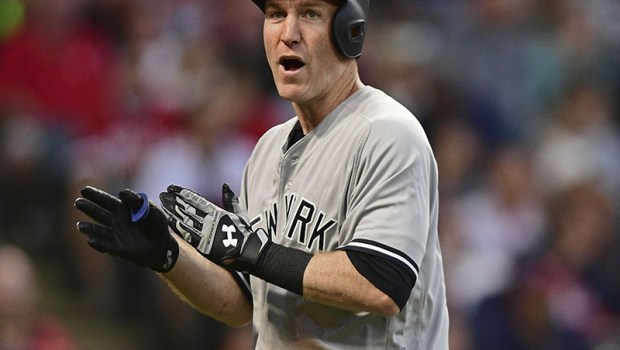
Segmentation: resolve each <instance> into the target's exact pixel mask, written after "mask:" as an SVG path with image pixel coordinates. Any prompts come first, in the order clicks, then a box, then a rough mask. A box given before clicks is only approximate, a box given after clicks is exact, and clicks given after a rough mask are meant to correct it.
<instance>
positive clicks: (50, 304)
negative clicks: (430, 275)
mask: <svg viewBox="0 0 620 350" xmlns="http://www.w3.org/2000/svg"><path fill="white" fill-rule="evenodd" d="M262 19H263V18H262V13H261V12H260V11H259V10H258V9H257V8H256V7H255V6H254V5H253V4H252V3H251V2H250V1H249V0H236V1H218V0H134V1H125V0H0V164H1V165H2V170H0V349H55V350H62V349H112V348H113V349H162V350H164V349H217V350H222V349H249V348H250V347H251V345H250V344H251V341H250V331H249V329H247V328H244V329H234V330H233V329H229V328H227V327H225V326H223V325H221V324H219V323H218V322H215V321H213V320H211V319H209V318H207V317H205V316H202V315H200V314H198V313H197V312H195V311H193V310H192V309H191V308H190V307H189V306H187V305H186V304H184V303H183V302H181V301H180V300H179V299H178V298H177V297H176V296H174V295H173V294H172V292H171V291H170V290H169V289H168V288H167V287H166V286H165V284H164V283H162V282H161V281H160V280H159V278H158V277H157V276H156V275H155V274H153V273H152V272H150V271H148V270H145V269H142V268H138V267H135V266H134V265H132V264H130V263H127V262H124V261H121V260H120V259H113V258H110V257H108V256H104V255H102V254H99V253H97V252H95V251H94V250H92V249H91V248H89V247H88V246H87V244H86V242H85V239H84V237H83V236H81V235H80V234H79V233H78V232H77V231H76V230H75V221H76V220H77V219H78V214H77V213H76V210H74V209H73V207H72V203H73V200H74V199H75V198H76V197H77V196H78V193H79V189H80V188H81V187H82V186H83V185H85V184H90V185H95V186H98V187H101V188H104V189H106V190H108V191H110V192H112V193H116V192H118V191H119V190H120V189H122V188H125V187H131V188H135V189H137V190H140V191H145V192H147V193H148V194H150V196H151V197H153V198H157V197H156V196H157V195H158V193H159V192H160V191H162V190H163V189H165V187H166V186H167V185H168V184H170V183H178V184H182V185H184V186H187V187H190V188H193V189H195V190H197V191H198V192H200V193H202V194H204V195H206V196H207V197H208V198H210V199H211V200H212V201H214V202H216V203H218V202H219V200H220V188H221V187H220V186H221V184H222V183H223V182H225V181H226V182H229V183H230V184H231V185H232V187H233V189H236V190H238V188H239V184H240V176H241V173H242V170H243V167H244V165H245V161H246V160H247V158H248V156H249V153H250V152H251V150H252V147H253V145H254V143H255V142H256V140H257V138H258V137H259V136H260V135H261V134H262V133H263V132H264V131H265V130H267V129H268V128H269V127H271V126H272V125H274V124H276V123H278V122H281V121H283V120H285V119H288V118H289V117H291V116H292V115H293V112H292V109H291V108H290V106H289V103H288V102H286V101H283V100H281V99H279V98H278V96H277V94H276V92H275V89H274V86H273V82H272V80H271V74H270V72H269V70H268V67H267V65H266V61H265V58H264V52H263V46H262V34H261V28H262ZM619 19H620V1H618V0H519V1H515V0H415V1H414V0H401V1H397V0H381V1H372V9H371V17H370V20H369V21H370V25H369V31H368V38H367V43H366V46H365V50H364V54H363V56H362V58H361V59H360V61H359V62H360V66H361V72H362V77H363V80H364V82H366V83H367V84H370V85H373V86H375V87H378V88H380V89H383V90H385V91H386V92H388V93H389V94H391V95H392V96H394V97H395V98H396V99H398V100H399V101H400V102H401V103H403V104H404V105H406V106H407V107H408V108H410V109H411V110H412V111H413V112H414V114H415V115H416V116H417V117H418V118H419V119H420V121H421V122H422V124H423V126H424V127H425V129H426V131H427V133H428V135H429V138H430V141H431V144H432V146H433V148H434V151H435V154H436V157H437V160H438V164H439V168H440V196H441V214H440V232H439V234H440V239H441V243H442V249H443V254H444V263H445V269H446V280H447V289H448V301H449V309H450V315H451V334H450V338H451V339H450V342H451V349H453V350H473V349H514V350H520V349H605V350H607V349H620V273H619V271H618V268H619V267H620V245H619V240H620V226H619V221H618V219H619V218H620V208H619V205H618V203H620V131H619V122H620V20H619Z"/></svg>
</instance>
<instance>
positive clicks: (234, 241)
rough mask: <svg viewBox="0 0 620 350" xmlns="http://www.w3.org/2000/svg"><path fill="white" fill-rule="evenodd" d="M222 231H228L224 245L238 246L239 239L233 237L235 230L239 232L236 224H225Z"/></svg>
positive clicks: (223, 241)
mask: <svg viewBox="0 0 620 350" xmlns="http://www.w3.org/2000/svg"><path fill="white" fill-rule="evenodd" d="M222 231H224V232H226V238H225V239H223V240H222V243H224V247H226V248H228V247H230V246H233V247H236V246H237V241H238V240H237V239H236V238H233V236H232V234H233V232H237V228H235V226H233V225H223V226H222Z"/></svg>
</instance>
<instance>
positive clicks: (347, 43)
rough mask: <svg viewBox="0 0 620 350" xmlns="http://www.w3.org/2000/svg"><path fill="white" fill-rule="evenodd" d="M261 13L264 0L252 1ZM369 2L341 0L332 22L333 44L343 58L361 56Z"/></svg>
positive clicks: (263, 8)
mask: <svg viewBox="0 0 620 350" xmlns="http://www.w3.org/2000/svg"><path fill="white" fill-rule="evenodd" d="M252 1H253V2H254V3H255V4H256V5H258V7H260V9H261V10H263V12H264V11H265V1H266V0H252ZM369 1H370V0H342V1H340V5H339V6H338V10H336V14H335V15H334V20H333V22H332V37H333V40H334V44H335V46H336V48H337V49H338V52H340V53H341V54H342V55H343V56H344V57H347V58H358V57H360V56H361V55H362V47H363V46H364V38H365V36H366V20H367V19H368V8H369V7H370V4H369Z"/></svg>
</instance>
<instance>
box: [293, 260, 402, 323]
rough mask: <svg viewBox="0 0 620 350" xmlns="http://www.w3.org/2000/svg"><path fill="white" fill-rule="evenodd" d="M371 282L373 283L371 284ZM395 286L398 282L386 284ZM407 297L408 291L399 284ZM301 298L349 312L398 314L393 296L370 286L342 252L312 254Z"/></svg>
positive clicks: (373, 284) (367, 280)
mask: <svg viewBox="0 0 620 350" xmlns="http://www.w3.org/2000/svg"><path fill="white" fill-rule="evenodd" d="M374 281H375V280H373V282H374ZM388 283H391V284H393V283H398V284H400V283H399V281H388ZM399 288H404V290H405V292H406V293H407V294H409V293H410V292H411V288H410V287H407V286H402V285H399ZM303 295H304V297H305V298H308V299H310V300H314V301H317V302H320V303H323V304H327V305H332V306H337V307H341V308H344V309H348V310H353V311H369V312H374V313H377V314H380V315H383V316H393V315H395V314H397V313H398V312H399V311H400V307H399V305H398V304H397V303H396V301H395V300H394V299H396V298H395V297H394V296H389V295H388V294H386V293H385V292H383V291H382V290H380V289H379V288H377V287H376V286H375V283H371V282H370V281H369V279H368V278H367V277H365V276H364V275H362V274H361V273H360V272H359V271H358V270H357V268H356V267H355V266H354V265H353V264H352V263H351V260H350V259H349V257H348V256H347V252H345V251H335V252H330V253H325V254H316V255H314V257H313V258H312V259H311V260H310V263H309V264H308V266H307V267H306V269H305V271H304V290H303Z"/></svg>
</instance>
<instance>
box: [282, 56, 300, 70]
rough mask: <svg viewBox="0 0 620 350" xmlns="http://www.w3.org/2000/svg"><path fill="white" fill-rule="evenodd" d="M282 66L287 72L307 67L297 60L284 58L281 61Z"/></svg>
mask: <svg viewBox="0 0 620 350" xmlns="http://www.w3.org/2000/svg"><path fill="white" fill-rule="evenodd" d="M280 64H281V65H282V67H284V70H285V71H287V72H291V71H296V70H298V69H300V68H301V67H303V66H305V65H306V64H305V63H303V62H302V61H300V60H299V59H296V58H282V59H280Z"/></svg>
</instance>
